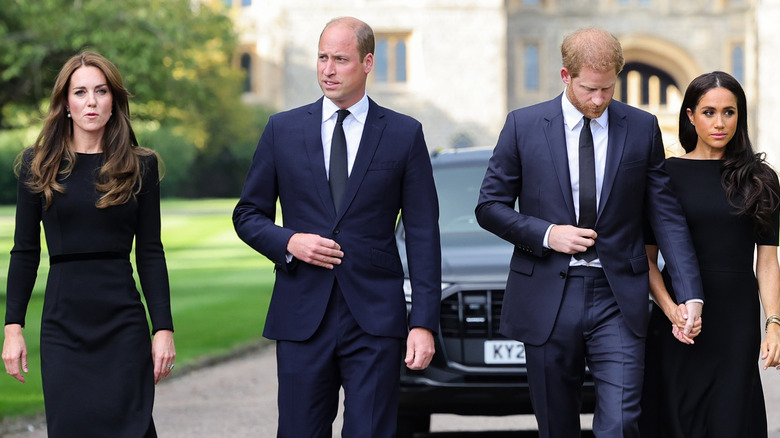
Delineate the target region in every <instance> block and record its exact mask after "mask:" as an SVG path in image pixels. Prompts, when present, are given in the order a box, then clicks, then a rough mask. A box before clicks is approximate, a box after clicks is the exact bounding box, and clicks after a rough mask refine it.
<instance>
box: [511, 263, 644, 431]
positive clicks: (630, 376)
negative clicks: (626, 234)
mask: <svg viewBox="0 0 780 438" xmlns="http://www.w3.org/2000/svg"><path fill="white" fill-rule="evenodd" d="M526 357H527V367H528V377H529V382H530V390H531V402H532V404H533V408H534V413H535V414H536V419H537V422H538V424H539V436H540V438H571V437H575V436H580V433H581V431H580V418H579V413H580V408H581V403H582V384H583V380H584V377H585V365H586V363H587V365H588V367H589V368H590V371H591V373H592V374H593V379H594V383H595V388H596V409H595V412H594V417H593V433H594V435H595V436H596V437H597V438H617V437H622V438H637V437H639V430H638V426H637V421H638V418H639V412H640V407H639V401H640V398H641V391H642V374H643V370H644V339H643V338H640V337H637V336H636V335H635V334H634V333H633V332H632V331H631V330H630V329H629V328H628V326H627V325H626V324H625V320H624V318H623V315H622V313H621V312H620V309H619V307H618V304H617V302H616V301H615V297H614V295H613V293H612V290H611V288H610V287H609V283H608V281H607V278H606V276H605V275H604V272H603V270H601V269H600V268H588V267H571V268H569V273H568V276H567V278H566V286H565V288H564V293H563V301H562V303H561V308H560V310H559V312H558V316H557V318H556V321H555V325H554V327H553V331H552V334H551V335H550V339H549V340H548V341H547V342H546V343H544V344H542V345H539V346H530V345H527V346H526Z"/></svg>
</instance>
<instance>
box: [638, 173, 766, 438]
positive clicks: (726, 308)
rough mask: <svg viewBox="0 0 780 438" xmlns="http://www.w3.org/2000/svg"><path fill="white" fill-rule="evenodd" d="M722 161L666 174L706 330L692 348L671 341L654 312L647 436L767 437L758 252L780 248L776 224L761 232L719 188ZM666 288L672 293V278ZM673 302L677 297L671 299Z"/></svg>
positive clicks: (647, 387)
mask: <svg viewBox="0 0 780 438" xmlns="http://www.w3.org/2000/svg"><path fill="white" fill-rule="evenodd" d="M722 165H723V161H722V160H688V159H682V158H670V159H668V160H667V161H666V169H667V171H668V172H669V175H670V177H671V180H672V186H673V189H674V191H675V194H676V195H677V196H678V198H679V200H680V204H681V205H682V208H683V210H684V212H685V217H686V220H687V221H688V226H689V228H690V230H691V237H692V239H693V244H694V247H695V249H696V255H697V258H698V260H699V265H700V271H701V278H702V283H703V286H704V297H705V298H704V300H705V302H704V309H703V315H702V321H703V325H702V332H701V334H700V335H699V336H698V337H696V338H695V339H694V342H695V344H694V345H686V344H683V343H681V342H679V341H677V340H676V339H674V337H673V336H672V334H671V323H670V322H669V320H668V319H667V318H666V316H665V315H664V313H663V311H662V310H661V309H660V308H659V307H658V306H653V311H652V315H651V319H650V328H649V331H648V335H647V336H648V337H647V350H646V359H645V360H646V364H647V366H646V369H645V383H644V390H643V400H642V410H643V414H642V419H641V422H640V424H641V428H642V431H641V432H642V437H643V438H651V437H659V438H661V437H663V438H677V437H680V438H683V437H684V438H705V437H706V438H716V437H722V438H760V437H766V436H767V421H766V409H765V406H764V395H763V391H762V387H761V379H760V376H759V369H758V359H759V355H760V344H761V323H760V321H759V320H760V318H761V316H760V315H761V309H760V301H759V295H758V282H757V280H756V276H755V273H754V271H753V261H754V259H753V253H754V250H755V247H756V245H773V246H777V245H778V227H779V226H780V225H779V222H780V217H779V216H778V214H779V213H778V211H775V212H774V215H773V221H774V225H773V227H772V230H771V231H768V232H766V233H763V234H762V235H757V234H756V233H755V232H754V229H753V224H752V221H751V220H750V218H749V217H746V216H744V215H742V216H738V215H737V214H736V209H735V208H734V207H732V206H731V205H729V202H728V200H727V197H726V191H725V190H724V189H723V187H722V185H721V179H720V178H721V177H720V169H721V166H722ZM664 282H665V283H666V287H667V289H668V290H669V291H670V293H672V294H674V291H673V289H672V285H671V282H670V278H669V276H668V275H667V274H666V272H664ZM673 297H674V295H673Z"/></svg>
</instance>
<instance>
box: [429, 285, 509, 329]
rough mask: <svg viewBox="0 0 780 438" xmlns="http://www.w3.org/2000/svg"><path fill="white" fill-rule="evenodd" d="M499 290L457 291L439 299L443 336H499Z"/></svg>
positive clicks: (501, 291) (500, 296)
mask: <svg viewBox="0 0 780 438" xmlns="http://www.w3.org/2000/svg"><path fill="white" fill-rule="evenodd" d="M503 298H504V291H503V290H477V291H460V292H457V293H455V294H453V295H450V296H449V297H447V298H445V299H444V300H442V302H441V333H442V336H444V337H445V338H480V339H493V338H497V337H498V338H502V336H501V335H499V334H498V327H499V324H500V322H501V301H502V300H503Z"/></svg>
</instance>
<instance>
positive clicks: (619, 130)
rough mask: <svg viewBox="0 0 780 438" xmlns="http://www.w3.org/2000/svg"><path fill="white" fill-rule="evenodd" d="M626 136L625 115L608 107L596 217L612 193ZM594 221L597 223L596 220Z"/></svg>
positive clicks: (611, 106)
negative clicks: (601, 179) (603, 162)
mask: <svg viewBox="0 0 780 438" xmlns="http://www.w3.org/2000/svg"><path fill="white" fill-rule="evenodd" d="M627 134H628V121H627V120H626V114H625V113H624V112H623V111H621V110H620V106H619V105H610V106H609V134H608V137H609V138H608V139H607V162H606V166H605V168H604V182H603V183H602V185H601V199H600V200H599V211H598V216H601V212H602V211H604V206H605V205H606V204H607V201H608V200H609V195H610V194H611V193H612V186H613V185H614V184H615V177H616V176H617V171H618V167H619V166H620V160H621V158H622V157H623V150H624V149H625V147H626V136H627ZM596 220H597V221H598V219H596Z"/></svg>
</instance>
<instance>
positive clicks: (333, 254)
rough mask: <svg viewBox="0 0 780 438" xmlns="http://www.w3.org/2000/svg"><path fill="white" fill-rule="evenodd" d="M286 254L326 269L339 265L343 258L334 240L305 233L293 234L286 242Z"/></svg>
mask: <svg viewBox="0 0 780 438" xmlns="http://www.w3.org/2000/svg"><path fill="white" fill-rule="evenodd" d="M287 252H289V253H290V254H292V255H293V257H295V258H296V259H298V260H300V261H302V262H306V263H310V264H312V265H315V266H321V267H323V268H327V269H333V266H334V265H339V264H341V258H342V257H344V253H343V252H342V251H341V246H340V245H339V244H338V243H336V242H335V241H334V240H331V239H326V238H324V237H322V236H318V235H316V234H306V233H295V234H293V235H292V237H290V240H289V241H288V242H287Z"/></svg>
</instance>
